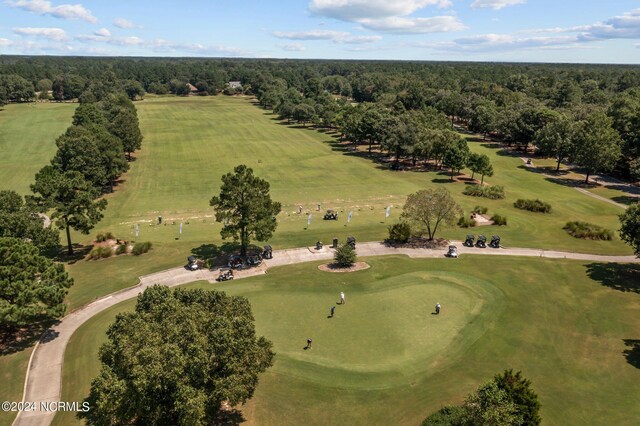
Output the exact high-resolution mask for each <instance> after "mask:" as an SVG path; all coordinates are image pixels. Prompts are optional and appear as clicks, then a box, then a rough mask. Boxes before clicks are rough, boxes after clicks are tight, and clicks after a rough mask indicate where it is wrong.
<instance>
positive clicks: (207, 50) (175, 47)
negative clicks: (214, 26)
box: [145, 39, 249, 56]
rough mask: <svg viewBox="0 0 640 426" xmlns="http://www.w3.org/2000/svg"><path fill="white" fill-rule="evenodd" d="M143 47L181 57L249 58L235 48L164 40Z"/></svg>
mask: <svg viewBox="0 0 640 426" xmlns="http://www.w3.org/2000/svg"><path fill="white" fill-rule="evenodd" d="M145 46H147V47H150V48H151V49H152V50H153V51H154V52H159V53H169V52H177V53H180V54H181V55H182V54H184V53H185V52H188V53H195V54H199V55H212V54H213V55H225V56H249V54H248V53H247V52H246V51H245V50H243V49H239V48H236V47H229V46H219V45H218V46H205V45H202V44H200V43H180V42H175V41H170V40H164V39H155V40H153V41H151V42H148V43H145Z"/></svg>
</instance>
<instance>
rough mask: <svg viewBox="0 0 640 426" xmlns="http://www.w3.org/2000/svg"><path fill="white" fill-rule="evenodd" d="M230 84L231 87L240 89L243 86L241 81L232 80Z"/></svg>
mask: <svg viewBox="0 0 640 426" xmlns="http://www.w3.org/2000/svg"><path fill="white" fill-rule="evenodd" d="M227 84H228V85H229V87H231V88H232V89H239V88H242V83H240V82H239V81H230V82H229V83H227Z"/></svg>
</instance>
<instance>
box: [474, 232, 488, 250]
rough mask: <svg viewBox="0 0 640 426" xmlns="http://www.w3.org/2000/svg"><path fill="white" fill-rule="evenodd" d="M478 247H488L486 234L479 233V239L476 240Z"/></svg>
mask: <svg viewBox="0 0 640 426" xmlns="http://www.w3.org/2000/svg"><path fill="white" fill-rule="evenodd" d="M476 247H480V248H486V247H487V237H485V236H484V235H478V241H476Z"/></svg>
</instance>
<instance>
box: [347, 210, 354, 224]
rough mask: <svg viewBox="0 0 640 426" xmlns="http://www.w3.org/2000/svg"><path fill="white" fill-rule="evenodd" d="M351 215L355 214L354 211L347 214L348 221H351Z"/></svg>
mask: <svg viewBox="0 0 640 426" xmlns="http://www.w3.org/2000/svg"><path fill="white" fill-rule="evenodd" d="M351 216H353V212H352V211H350V212H349V215H348V216H347V223H349V222H351Z"/></svg>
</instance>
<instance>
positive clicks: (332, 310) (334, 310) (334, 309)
mask: <svg viewBox="0 0 640 426" xmlns="http://www.w3.org/2000/svg"><path fill="white" fill-rule="evenodd" d="M335 312H336V307H335V306H332V307H331V318H333V314H335Z"/></svg>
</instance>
